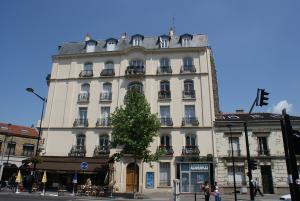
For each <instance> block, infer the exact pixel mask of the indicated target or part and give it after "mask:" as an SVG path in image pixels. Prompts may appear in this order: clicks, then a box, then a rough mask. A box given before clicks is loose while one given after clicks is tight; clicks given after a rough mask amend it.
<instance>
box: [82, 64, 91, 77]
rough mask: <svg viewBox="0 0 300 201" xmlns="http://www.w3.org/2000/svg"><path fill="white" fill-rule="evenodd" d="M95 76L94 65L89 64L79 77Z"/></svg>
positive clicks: (84, 66) (84, 67)
mask: <svg viewBox="0 0 300 201" xmlns="http://www.w3.org/2000/svg"><path fill="white" fill-rule="evenodd" d="M92 76H93V63H91V62H88V63H85V64H84V65H83V70H82V71H81V72H80V74H79V77H92Z"/></svg>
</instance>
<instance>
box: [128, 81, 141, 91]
mask: <svg viewBox="0 0 300 201" xmlns="http://www.w3.org/2000/svg"><path fill="white" fill-rule="evenodd" d="M127 89H128V91H138V92H140V93H142V92H143V84H142V83H140V82H130V83H129V84H128V87H127Z"/></svg>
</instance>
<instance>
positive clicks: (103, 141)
mask: <svg viewBox="0 0 300 201" xmlns="http://www.w3.org/2000/svg"><path fill="white" fill-rule="evenodd" d="M108 139H109V138H108V135H100V137H99V146H100V147H107V146H108V143H109V140H108Z"/></svg>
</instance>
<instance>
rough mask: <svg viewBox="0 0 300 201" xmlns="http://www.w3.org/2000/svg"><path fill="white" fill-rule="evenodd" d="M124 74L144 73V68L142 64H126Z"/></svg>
mask: <svg viewBox="0 0 300 201" xmlns="http://www.w3.org/2000/svg"><path fill="white" fill-rule="evenodd" d="M125 74H126V75H127V76H129V75H145V68H144V66H128V67H127V69H126V71H125Z"/></svg>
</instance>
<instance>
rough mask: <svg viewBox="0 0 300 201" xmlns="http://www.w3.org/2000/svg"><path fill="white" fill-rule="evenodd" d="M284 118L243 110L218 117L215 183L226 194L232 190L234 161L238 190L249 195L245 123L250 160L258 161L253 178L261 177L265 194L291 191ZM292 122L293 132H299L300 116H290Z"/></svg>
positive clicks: (259, 178)
mask: <svg viewBox="0 0 300 201" xmlns="http://www.w3.org/2000/svg"><path fill="white" fill-rule="evenodd" d="M281 119H282V115H279V114H271V113H256V114H251V115H249V114H246V113H243V112H242V111H240V112H237V113H231V114H220V115H217V116H216V121H215V124H214V125H215V136H216V146H215V147H216V178H217V179H216V180H217V181H218V183H219V185H220V186H221V187H222V188H223V189H224V192H227V193H229V192H232V191H233V162H232V159H233V160H234V162H235V173H236V174H235V175H236V176H235V178H236V184H237V188H238V189H237V190H238V191H241V192H246V191H247V188H248V187H249V185H248V184H249V183H248V177H247V172H248V166H247V159H246V144H245V133H244V122H245V121H247V122H248V124H247V125H248V127H247V128H248V136H249V149H250V155H251V159H252V160H256V161H257V162H258V166H257V169H256V170H253V171H252V175H253V178H258V181H259V184H260V185H261V187H262V190H263V192H264V193H267V194H269V193H271V194H272V193H277V194H284V193H287V192H289V186H288V184H287V170H286V161H285V154H284V147H283V140H282V131H281V125H280V120H281ZM291 121H292V125H293V129H295V130H299V129H300V117H291ZM231 144H232V145H231ZM232 153H233V155H232ZM232 156H233V157H234V158H232ZM248 192H249V191H248Z"/></svg>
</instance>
